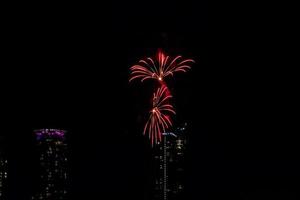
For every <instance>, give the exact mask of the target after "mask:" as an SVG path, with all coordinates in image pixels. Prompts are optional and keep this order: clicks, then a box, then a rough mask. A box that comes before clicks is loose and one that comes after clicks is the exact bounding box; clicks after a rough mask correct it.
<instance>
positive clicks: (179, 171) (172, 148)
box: [153, 124, 187, 200]
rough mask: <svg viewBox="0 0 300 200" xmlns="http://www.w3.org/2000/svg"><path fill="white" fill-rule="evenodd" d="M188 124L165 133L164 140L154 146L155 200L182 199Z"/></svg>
mask: <svg viewBox="0 0 300 200" xmlns="http://www.w3.org/2000/svg"><path fill="white" fill-rule="evenodd" d="M186 143H187V137H186V124H184V125H183V126H181V127H178V128H177V129H176V130H175V131H174V132H173V133H164V134H163V140H162V142H161V143H160V144H158V145H157V146H156V147H155V148H154V163H155V165H154V166H155V169H154V177H155V178H154V181H155V183H154V191H153V199H155V200H162V199H163V200H181V199H184V198H183V192H184V182H185V180H184V177H185V176H184V173H185V172H184V163H185V162H184V154H185V150H186Z"/></svg>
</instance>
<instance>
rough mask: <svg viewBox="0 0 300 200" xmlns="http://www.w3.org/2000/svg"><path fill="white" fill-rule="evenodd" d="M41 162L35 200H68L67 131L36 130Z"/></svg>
mask: <svg viewBox="0 0 300 200" xmlns="http://www.w3.org/2000/svg"><path fill="white" fill-rule="evenodd" d="M35 134H36V138H37V146H38V151H39V160H40V181H39V186H40V187H39V188H38V191H37V194H36V195H35V196H33V197H32V199H34V200H66V199H67V191H68V185H69V184H68V183H69V179H68V164H67V163H68V156H67V154H68V153H67V144H66V141H65V131H64V130H59V129H39V130H35Z"/></svg>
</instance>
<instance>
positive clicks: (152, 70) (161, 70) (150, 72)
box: [129, 50, 194, 82]
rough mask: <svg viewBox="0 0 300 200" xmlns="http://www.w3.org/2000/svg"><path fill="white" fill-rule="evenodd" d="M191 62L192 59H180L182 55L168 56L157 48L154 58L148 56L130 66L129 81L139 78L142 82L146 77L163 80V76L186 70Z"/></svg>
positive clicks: (192, 61)
mask: <svg viewBox="0 0 300 200" xmlns="http://www.w3.org/2000/svg"><path fill="white" fill-rule="evenodd" d="M191 63H194V60H192V59H182V56H176V57H175V58H170V57H169V56H166V55H165V54H164V53H163V52H162V51H160V50H159V51H158V52H157V56H156V59H153V58H150V57H148V58H146V59H144V60H140V61H139V62H138V64H136V65H134V66H132V67H131V68H130V70H131V78H130V79H129V81H132V80H134V79H140V80H141V81H142V82H143V81H144V80H146V79H156V80H158V81H163V80H164V78H165V77H167V76H170V75H171V76H173V74H174V73H175V72H186V71H187V70H188V69H190V68H191V67H190V64H191Z"/></svg>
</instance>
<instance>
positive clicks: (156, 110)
mask: <svg viewBox="0 0 300 200" xmlns="http://www.w3.org/2000/svg"><path fill="white" fill-rule="evenodd" d="M171 97H172V96H171V95H170V92H169V90H168V88H167V87H166V86H165V85H162V86H161V87H159V88H158V89H157V91H156V92H154V94H153V101H152V109H151V111H150V117H149V119H148V121H147V123H146V125H145V127H144V135H145V134H146V133H147V132H148V135H149V138H150V140H151V144H152V145H153V143H157V142H160V141H161V137H162V133H164V132H166V130H167V129H169V128H170V127H171V126H172V121H171V119H170V115H171V114H175V111H174V108H173V106H172V105H171V104H170V103H169V99H170V98H171Z"/></svg>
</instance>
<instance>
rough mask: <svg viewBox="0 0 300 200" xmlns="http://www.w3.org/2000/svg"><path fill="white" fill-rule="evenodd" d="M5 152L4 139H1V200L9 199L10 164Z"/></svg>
mask: <svg viewBox="0 0 300 200" xmlns="http://www.w3.org/2000/svg"><path fill="white" fill-rule="evenodd" d="M4 150H5V149H4V144H3V139H2V138H1V137H0V200H6V199H7V178H8V166H7V165H8V162H7V157H6V156H5V152H4Z"/></svg>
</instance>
